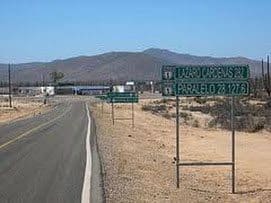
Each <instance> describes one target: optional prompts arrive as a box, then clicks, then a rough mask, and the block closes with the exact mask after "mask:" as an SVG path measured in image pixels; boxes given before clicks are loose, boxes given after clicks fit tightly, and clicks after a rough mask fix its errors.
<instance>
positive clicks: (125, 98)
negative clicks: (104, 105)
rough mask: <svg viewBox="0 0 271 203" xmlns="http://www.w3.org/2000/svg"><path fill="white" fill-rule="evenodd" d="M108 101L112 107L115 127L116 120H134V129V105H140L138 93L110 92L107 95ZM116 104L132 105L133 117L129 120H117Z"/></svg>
mask: <svg viewBox="0 0 271 203" xmlns="http://www.w3.org/2000/svg"><path fill="white" fill-rule="evenodd" d="M107 101H108V102H110V103H111V106H112V121H113V125H114V124H115V120H132V126H133V128H134V125H135V124H134V122H135V121H134V120H135V119H134V117H135V116H134V103H138V94H137V93H136V92H110V93H108V94H107ZM114 103H124V104H128V103H131V104H132V117H129V118H115V116H114Z"/></svg>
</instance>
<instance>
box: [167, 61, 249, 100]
mask: <svg viewBox="0 0 271 203" xmlns="http://www.w3.org/2000/svg"><path fill="white" fill-rule="evenodd" d="M248 80H249V67H248V66H247V65H210V66H205V65H202V66H194V65H193V66H190V65H189V66H188V65H183V66H164V67H163V68H162V82H163V88H162V89H163V95H164V96H175V95H178V96H212V95H222V96H223V95H225V96H235V95H236V96H237V95H248V94H249V82H248Z"/></svg>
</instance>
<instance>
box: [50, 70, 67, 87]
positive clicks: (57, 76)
mask: <svg viewBox="0 0 271 203" xmlns="http://www.w3.org/2000/svg"><path fill="white" fill-rule="evenodd" d="M50 77H51V79H52V80H53V83H54V84H55V85H56V83H57V82H58V81H59V80H60V79H62V78H63V77H64V73H62V72H57V71H53V72H51V73H50Z"/></svg>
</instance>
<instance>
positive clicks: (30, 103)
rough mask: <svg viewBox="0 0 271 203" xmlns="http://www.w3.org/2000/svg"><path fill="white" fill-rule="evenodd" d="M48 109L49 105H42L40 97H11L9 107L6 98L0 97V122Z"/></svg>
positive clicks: (32, 114)
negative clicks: (10, 105)
mask: <svg viewBox="0 0 271 203" xmlns="http://www.w3.org/2000/svg"><path fill="white" fill-rule="evenodd" d="M49 109H50V105H47V106H44V105H43V103H42V99H33V98H13V101H12V108H10V107H9V102H8V100H7V98H0V124H1V123H6V122H10V121H14V120H18V119H22V118H26V117H30V116H34V115H37V114H41V113H43V112H45V111H47V110H49Z"/></svg>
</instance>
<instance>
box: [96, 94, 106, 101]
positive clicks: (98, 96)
mask: <svg viewBox="0 0 271 203" xmlns="http://www.w3.org/2000/svg"><path fill="white" fill-rule="evenodd" d="M96 98H98V99H101V100H106V98H107V95H97V96H96Z"/></svg>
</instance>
